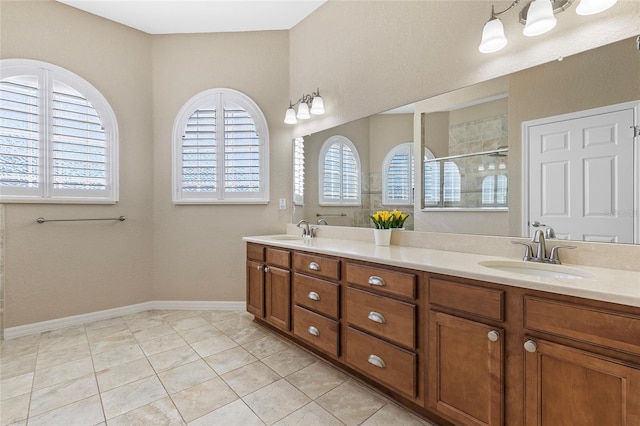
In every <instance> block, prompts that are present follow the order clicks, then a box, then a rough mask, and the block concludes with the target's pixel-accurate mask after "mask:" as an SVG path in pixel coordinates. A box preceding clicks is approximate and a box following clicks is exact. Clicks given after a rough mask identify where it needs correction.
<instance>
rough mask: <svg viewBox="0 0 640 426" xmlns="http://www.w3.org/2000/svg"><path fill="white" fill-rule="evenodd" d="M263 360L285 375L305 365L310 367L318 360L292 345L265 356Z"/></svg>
mask: <svg viewBox="0 0 640 426" xmlns="http://www.w3.org/2000/svg"><path fill="white" fill-rule="evenodd" d="M262 362H264V363H265V364H267V365H268V366H269V368H271V369H272V370H273V371H275V372H276V373H278V374H279V375H281V376H282V377H284V376H288V375H289V374H291V373H295V372H296V371H298V370H301V369H303V368H304V367H308V366H309V365H311V364H313V363H314V362H316V359H315V358H313V357H312V356H311V355H309V354H307V353H306V352H304V351H302V350H300V349H298V348H293V347H290V348H289V349H285V350H284V351H281V352H278V353H275V354H273V355H269V356H268V357H266V358H263V359H262Z"/></svg>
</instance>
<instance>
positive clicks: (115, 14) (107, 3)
mask: <svg viewBox="0 0 640 426" xmlns="http://www.w3.org/2000/svg"><path fill="white" fill-rule="evenodd" d="M57 1H59V2H60V3H64V4H67V5H69V6H72V7H76V8H78V9H81V10H84V11H85V12H89V13H92V14H94V15H98V16H102V17H103V18H106V19H110V20H112V21H115V22H119V23H121V24H124V25H127V26H129V27H132V28H135V29H138V30H140V31H144V32H145V33H149V34H178V33H213V32H237V31H264V30H289V29H291V28H292V27H293V26H295V25H296V24H297V23H298V22H300V21H301V20H303V19H304V18H305V17H307V16H308V15H310V14H311V13H312V12H313V11H314V10H316V9H317V8H318V7H320V6H321V5H322V4H323V3H324V2H325V1H326V0H279V1H275V0H164V1H159V0H57Z"/></svg>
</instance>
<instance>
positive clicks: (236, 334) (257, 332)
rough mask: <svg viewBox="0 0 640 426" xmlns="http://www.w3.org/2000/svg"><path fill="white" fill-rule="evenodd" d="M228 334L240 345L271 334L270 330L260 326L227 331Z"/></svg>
mask: <svg viewBox="0 0 640 426" xmlns="http://www.w3.org/2000/svg"><path fill="white" fill-rule="evenodd" d="M226 334H227V336H229V337H231V338H232V339H233V340H235V342H236V343H237V344H239V345H244V344H245V343H249V342H253V341H254V340H258V339H262V338H263V337H267V336H269V335H270V333H269V332H267V331H266V330H265V329H263V328H262V327H258V326H252V327H245V328H242V329H240V330H234V331H231V332H227V333H226Z"/></svg>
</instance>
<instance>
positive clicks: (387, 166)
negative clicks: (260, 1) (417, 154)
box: [382, 142, 415, 206]
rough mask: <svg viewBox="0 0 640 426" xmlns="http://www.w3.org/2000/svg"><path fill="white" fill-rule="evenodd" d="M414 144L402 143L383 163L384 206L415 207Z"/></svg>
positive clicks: (392, 150) (390, 152)
mask: <svg viewBox="0 0 640 426" xmlns="http://www.w3.org/2000/svg"><path fill="white" fill-rule="evenodd" d="M414 163H415V161H414V155H413V142H406V143H402V144H400V145H398V146H396V147H394V148H393V149H391V151H389V153H388V154H387V156H386V157H385V158H384V161H383V163H382V204H384V205H389V206H409V205H413V188H414V184H413V182H414V181H413V174H414Z"/></svg>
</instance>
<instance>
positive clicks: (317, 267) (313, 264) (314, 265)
mask: <svg viewBox="0 0 640 426" xmlns="http://www.w3.org/2000/svg"><path fill="white" fill-rule="evenodd" d="M309 269H311V270H312V271H319V270H320V265H318V264H317V263H316V262H311V263H310V264H309Z"/></svg>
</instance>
